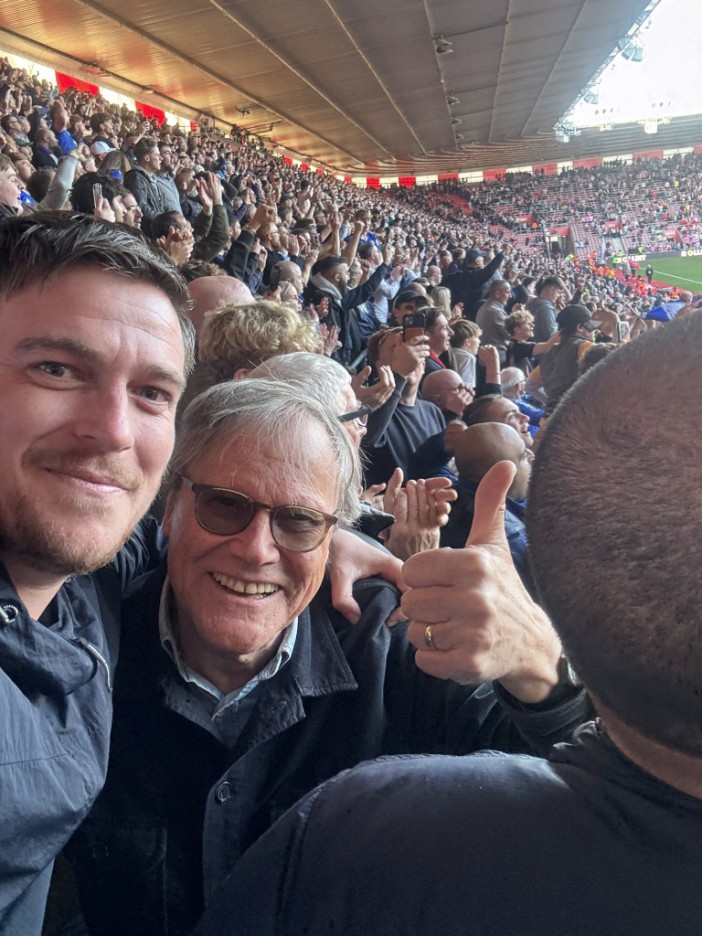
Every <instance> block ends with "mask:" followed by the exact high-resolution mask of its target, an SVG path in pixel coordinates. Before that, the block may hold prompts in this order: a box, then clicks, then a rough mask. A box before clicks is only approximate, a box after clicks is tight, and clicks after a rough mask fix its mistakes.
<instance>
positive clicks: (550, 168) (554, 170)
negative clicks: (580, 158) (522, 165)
mask: <svg viewBox="0 0 702 936" xmlns="http://www.w3.org/2000/svg"><path fill="white" fill-rule="evenodd" d="M531 171H532V172H534V173H536V172H543V174H544V175H557V174H558V165H557V164H556V163H541V164H540V165H539V166H532V167H531Z"/></svg>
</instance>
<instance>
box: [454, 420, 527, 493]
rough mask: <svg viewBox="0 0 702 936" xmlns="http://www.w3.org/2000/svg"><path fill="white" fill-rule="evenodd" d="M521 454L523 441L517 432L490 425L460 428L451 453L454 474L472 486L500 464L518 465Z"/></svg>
mask: <svg viewBox="0 0 702 936" xmlns="http://www.w3.org/2000/svg"><path fill="white" fill-rule="evenodd" d="M523 454H524V441H523V439H522V438H521V437H520V435H519V433H518V432H517V431H516V430H515V429H513V428H512V427H511V426H507V425H505V424H504V423H493V422H488V423H480V424H479V425H477V426H469V427H468V428H467V429H464V430H463V432H461V433H460V435H458V436H457V438H456V441H455V445H454V450H453V456H454V458H455V460H456V467H457V468H458V474H459V475H460V477H461V478H462V479H463V480H464V481H472V482H473V483H475V484H478V483H479V482H480V481H481V480H482V478H483V477H484V476H485V475H486V474H487V473H488V471H489V470H490V469H491V468H492V466H493V465H496V464H497V463H498V462H500V461H511V462H513V463H514V464H515V465H518V464H519V461H520V459H521V457H522V455H523Z"/></svg>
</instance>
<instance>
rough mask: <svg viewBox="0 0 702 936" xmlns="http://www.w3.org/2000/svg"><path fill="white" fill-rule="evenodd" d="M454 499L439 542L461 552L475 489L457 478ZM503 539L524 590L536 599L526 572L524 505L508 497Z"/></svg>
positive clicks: (532, 585) (466, 533) (472, 506)
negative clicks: (505, 541) (456, 495)
mask: <svg viewBox="0 0 702 936" xmlns="http://www.w3.org/2000/svg"><path fill="white" fill-rule="evenodd" d="M455 488H456V490H457V492H458V499H457V500H456V502H455V503H454V504H453V505H452V507H451V513H450V514H449V519H448V523H447V524H446V526H444V527H442V528H441V533H440V540H441V545H442V546H451V547H452V548H453V549H461V548H462V547H463V546H465V543H466V539H467V538H468V534H469V533H470V528H471V526H472V525H473V510H474V508H475V492H476V491H477V490H478V485H477V484H473V483H471V482H470V481H463V480H461V479H460V478H459V479H458V482H457V483H456V485H455ZM505 536H506V537H507V542H508V544H509V551H510V555H511V556H512V562H514V565H515V568H516V570H517V572H519V577H520V578H521V580H522V582H523V584H524V587H525V588H526V589H527V590H528V591H529V593H530V594H531V595H536V589H535V587H534V580H533V578H532V575H531V569H530V568H529V552H528V546H527V538H526V528H525V526H524V502H522V503H520V502H519V501H515V500H512V498H511V497H508V498H507V500H506V502H505Z"/></svg>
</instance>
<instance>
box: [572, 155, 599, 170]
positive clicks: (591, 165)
mask: <svg viewBox="0 0 702 936" xmlns="http://www.w3.org/2000/svg"><path fill="white" fill-rule="evenodd" d="M601 165H602V157H601V156H594V157H592V159H574V160H573V169H595V168H596V167H597V166H601Z"/></svg>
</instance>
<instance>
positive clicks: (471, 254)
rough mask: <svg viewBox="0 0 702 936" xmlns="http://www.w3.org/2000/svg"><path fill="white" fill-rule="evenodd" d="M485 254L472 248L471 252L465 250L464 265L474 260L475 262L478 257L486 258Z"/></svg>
mask: <svg viewBox="0 0 702 936" xmlns="http://www.w3.org/2000/svg"><path fill="white" fill-rule="evenodd" d="M486 256H487V254H486V253H485V251H484V250H478V249H477V248H475V247H473V248H472V249H471V250H466V263H472V262H473V261H474V260H477V259H478V257H486Z"/></svg>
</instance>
